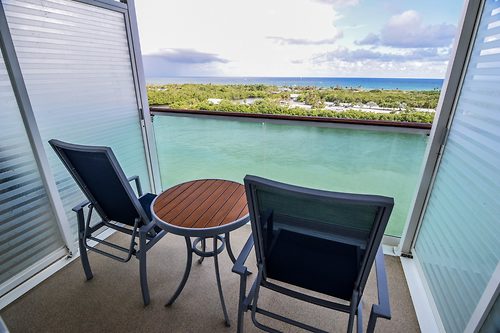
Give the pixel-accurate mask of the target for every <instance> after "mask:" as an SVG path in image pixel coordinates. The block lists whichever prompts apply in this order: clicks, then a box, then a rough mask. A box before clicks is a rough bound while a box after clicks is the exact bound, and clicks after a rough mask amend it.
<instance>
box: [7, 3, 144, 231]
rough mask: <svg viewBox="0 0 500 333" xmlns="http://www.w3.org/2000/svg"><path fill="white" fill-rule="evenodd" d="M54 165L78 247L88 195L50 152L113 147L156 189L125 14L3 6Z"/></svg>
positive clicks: (75, 7)
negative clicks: (55, 143)
mask: <svg viewBox="0 0 500 333" xmlns="http://www.w3.org/2000/svg"><path fill="white" fill-rule="evenodd" d="M2 3H3V6H4V9H5V13H6V16H7V22H8V24H9V28H10V31H11V34H12V39H13V41H14V45H15V48H16V53H17V56H18V58H19V62H20V66H21V70H22V73H23V77H24V80H25V82H26V87H27V90H28V94H29V96H30V100H31V104H32V106H33V111H34V114H35V118H36V122H37V125H38V128H39V131H40V134H41V137H42V140H43V142H44V144H45V148H46V152H47V155H48V158H49V164H50V167H51V169H52V171H53V174H54V178H55V180H56V183H57V186H58V190H59V193H60V197H61V199H62V201H63V205H64V207H65V210H66V214H67V216H68V219H69V221H70V224H71V227H72V230H73V231H74V237H75V240H76V237H77V234H76V217H75V213H74V212H72V211H71V208H72V207H73V206H74V205H76V204H78V203H80V202H81V201H83V200H84V197H83V194H82V193H81V191H80V190H79V189H78V187H77V185H76V184H75V182H74V181H73V180H72V179H71V177H70V175H69V174H68V172H67V171H66V170H65V168H64V166H63V165H62V164H61V162H60V160H59V159H58V158H57V156H56V155H55V154H54V153H53V152H52V149H51V148H50V146H49V145H48V144H47V141H48V140H50V139H52V138H57V139H60V140H63V141H69V142H73V143H79V144H92V145H104V146H110V147H111V148H112V149H113V151H114V153H115V155H116V156H117V159H118V161H119V162H120V164H121V166H122V168H123V169H124V171H125V174H126V175H128V176H132V175H139V176H140V178H141V182H142V184H143V187H144V190H146V191H148V190H149V189H150V185H149V177H148V171H147V165H146V156H145V151H144V145H143V139H142V133H141V125H140V118H139V114H140V112H139V108H138V103H137V97H136V92H135V86H134V80H133V72H132V65H131V59H130V51H129V44H128V41H127V33H126V27H125V18H124V15H123V13H120V12H117V11H112V10H109V9H104V8H99V7H97V6H92V5H88V4H85V3H81V2H77V1H68V0H22V1H21V0H2Z"/></svg>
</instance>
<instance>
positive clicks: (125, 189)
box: [49, 139, 166, 305]
mask: <svg viewBox="0 0 500 333" xmlns="http://www.w3.org/2000/svg"><path fill="white" fill-rule="evenodd" d="M49 143H50V145H51V146H52V148H54V150H55V152H56V154H57V155H58V156H59V158H60V159H61V161H62V162H63V164H64V165H65V166H66V168H67V169H68V171H69V173H70V174H71V176H73V178H74V179H75V181H76V183H77V184H78V186H79V187H80V189H81V190H82V192H83V193H84V194H85V196H86V197H87V199H88V201H84V202H82V203H81V204H79V205H77V206H75V207H74V208H73V211H74V212H75V213H76V215H77V221H78V245H79V249H80V258H81V261H82V265H83V270H84V272H85V276H86V278H87V280H90V279H92V277H93V275H92V270H91V268H90V264H89V260H88V256H87V250H89V251H94V252H97V253H99V254H102V255H104V256H106V257H109V258H112V259H115V260H118V261H121V262H128V261H129V260H130V258H131V257H132V256H135V257H136V258H138V259H139V274H140V283H141V290H142V298H143V301H144V305H147V304H149V301H150V298H149V289H148V281H147V271H146V253H147V251H149V250H150V249H151V248H152V247H153V245H154V244H156V242H158V241H159V240H160V238H162V237H163V236H165V234H166V232H165V231H163V230H161V228H159V227H158V226H157V225H156V223H155V222H154V221H152V219H151V210H150V205H151V202H152V201H153V199H154V198H155V197H156V195H154V194H151V193H146V194H144V195H143V194H142V188H141V183H140V180H139V177H138V176H133V177H130V178H127V177H126V176H125V174H124V173H123V170H122V169H121V167H120V165H119V164H118V161H117V160H116V157H115V155H114V154H113V151H112V150H111V148H109V147H98V146H83V145H76V144H71V143H66V142H62V141H59V140H54V139H53V140H50V141H49ZM132 180H133V181H135V185H136V187H137V194H138V196H139V197H138V196H137V195H136V194H135V193H134V190H133V189H132V187H131V186H130V183H129V182H130V181H132ZM86 207H88V212H87V216H86V217H85V212H84V209H85V208H86ZM94 210H95V211H96V212H97V214H98V215H99V218H100V220H101V221H99V222H97V223H94V224H93V225H91V218H92V213H93V211H94ZM106 227H108V228H111V229H114V230H116V231H119V232H122V233H125V234H128V235H130V236H131V237H130V245H129V246H128V248H125V247H123V246H120V245H118V244H115V243H111V242H108V241H105V240H101V239H98V238H97V237H94V236H93V235H94V234H96V233H98V232H100V231H102V230H103V228H106ZM137 237H138V238H139V244H138V245H139V248H136V246H137V243H136V238H137ZM88 240H92V241H95V242H97V243H99V244H102V245H103V246H104V247H105V248H106V249H113V250H115V251H117V252H115V253H117V254H118V253H119V252H122V253H124V254H123V255H117V254H114V253H111V252H108V251H106V250H103V249H99V248H95V247H91V246H89V245H88V243H87V241H88Z"/></svg>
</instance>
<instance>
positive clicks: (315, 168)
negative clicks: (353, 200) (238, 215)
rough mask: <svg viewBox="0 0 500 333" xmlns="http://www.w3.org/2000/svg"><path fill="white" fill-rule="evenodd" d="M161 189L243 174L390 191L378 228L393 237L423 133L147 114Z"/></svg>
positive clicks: (412, 184) (409, 194)
mask: <svg viewBox="0 0 500 333" xmlns="http://www.w3.org/2000/svg"><path fill="white" fill-rule="evenodd" d="M153 123H154V129H155V136H156V145H157V149H158V157H159V164H160V169H161V181H162V186H163V188H168V187H170V186H172V185H174V184H177V183H180V182H184V181H188V180H192V179H199V178H224V179H230V180H234V181H238V182H243V177H244V176H245V175H246V174H253V175H257V176H262V177H266V178H271V179H274V180H278V181H282V182H288V183H292V184H297V185H301V186H308V187H314V188H320V189H326V190H333V191H343V192H353V193H367V194H380V195H386V196H392V197H394V199H395V206H394V210H393V213H392V216H391V220H390V222H389V226H388V227H387V230H386V234H389V235H393V236H400V235H401V233H402V231H403V227H404V224H405V222H406V217H407V215H408V212H409V209H410V204H411V200H412V198H413V195H414V192H415V190H416V186H417V181H418V176H419V171H420V166H421V163H422V159H423V155H424V151H425V147H426V144H427V136H426V135H425V134H407V133H395V132H382V131H370V130H357V129H339V128H322V127H315V126H300V125H281V124H270V123H266V122H245V121H234V120H216V119H207V118H195V117H176V116H155V117H154V120H153Z"/></svg>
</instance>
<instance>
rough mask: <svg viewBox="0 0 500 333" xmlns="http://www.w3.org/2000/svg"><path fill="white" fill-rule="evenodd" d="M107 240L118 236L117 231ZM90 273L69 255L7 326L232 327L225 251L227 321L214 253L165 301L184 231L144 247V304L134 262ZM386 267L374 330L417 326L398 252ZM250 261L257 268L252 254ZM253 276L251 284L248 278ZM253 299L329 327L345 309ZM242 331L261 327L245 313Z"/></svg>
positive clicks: (233, 304) (6, 314)
mask: <svg viewBox="0 0 500 333" xmlns="http://www.w3.org/2000/svg"><path fill="white" fill-rule="evenodd" d="M249 234H250V228H249V226H245V227H243V228H240V229H239V230H237V231H235V232H233V233H232V234H231V235H232V238H231V240H232V242H231V243H232V244H233V248H234V251H235V253H239V250H240V249H241V247H242V246H243V244H244V242H245V241H246V239H247V237H248V235H249ZM111 238H112V239H113V240H115V241H116V240H119V241H124V242H125V238H124V236H122V235H116V234H115V235H113V236H112V237H111ZM89 258H90V263H91V265H92V269H93V272H94V278H93V279H92V280H91V281H85V278H84V274H83V270H82V267H81V264H80V260H79V259H78V260H75V261H74V262H72V263H71V264H69V265H68V266H66V267H65V268H63V269H62V270H61V271H59V272H57V273H56V274H54V275H53V276H52V277H50V278H49V279H47V280H45V281H44V282H43V283H42V284H40V285H38V286H37V287H35V288H34V289H33V290H31V291H30V292H28V293H27V294H26V295H24V296H23V297H21V298H20V299H18V300H17V301H15V302H14V303H12V304H10V305H9V306H8V307H6V308H4V309H3V310H1V311H0V316H1V317H2V318H3V320H4V321H5V323H6V325H7V327H8V328H9V329H10V331H11V332H12V333H16V332H103V331H106V332H207V331H208V332H210V331H212V332H235V331H236V309H237V297H238V287H239V279H238V276H237V275H236V274H234V273H231V267H232V263H231V262H230V260H229V258H228V256H227V254H226V253H225V252H224V253H223V254H221V256H220V264H221V279H222V285H223V289H224V295H225V298H226V305H227V308H228V312H229V317H230V320H231V322H232V326H231V327H229V328H227V327H225V326H224V321H223V314H222V310H221V307H220V302H219V298H218V292H217V285H216V282H215V273H214V264H213V259H211V258H207V259H206V260H205V261H204V262H203V264H201V265H199V264H198V263H196V262H195V261H193V267H192V270H191V275H190V277H189V280H188V283H187V285H186V287H185V289H184V291H183V292H182V294H181V295H180V296H179V298H178V299H177V301H176V302H175V303H174V305H173V306H171V307H165V306H164V303H165V301H166V300H167V298H168V297H169V296H170V295H172V293H173V291H174V290H175V288H176V287H177V284H178V283H179V281H180V278H181V277H182V273H183V270H184V266H185V260H186V254H185V243H184V240H183V238H182V237H179V236H176V235H170V234H169V235H167V236H166V237H164V238H163V239H162V240H161V241H160V242H159V243H158V244H157V245H156V246H155V247H154V248H153V249H152V250H151V252H149V253H148V274H149V275H148V278H149V287H150V293H151V304H150V305H148V306H147V307H144V306H143V304H142V298H141V291H140V285H139V274H138V266H139V265H138V261H137V260H135V259H131V261H130V262H129V263H126V264H123V263H119V262H117V261H114V260H110V259H108V258H105V257H103V256H100V255H97V254H95V253H90V255H89ZM385 264H386V268H387V274H388V283H389V292H390V302H391V309H392V315H393V318H392V320H390V321H389V320H384V319H379V321H378V322H377V329H376V331H377V332H419V331H420V330H419V326H418V322H417V318H416V315H415V311H414V309H413V305H412V302H411V298H410V293H409V291H408V287H407V284H406V280H405V277H404V274H403V270H402V267H401V263H400V261H399V258H397V257H389V256H386V257H385ZM248 266H249V268H250V269H251V270H252V269H253V270H254V271H255V260H254V258H253V256H251V258H249V260H248ZM252 276H253V275H251V276H250V278H249V283H251V282H252V281H253V277H252ZM376 297H377V296H376V287H375V276H374V274H372V275H371V276H370V279H369V281H368V284H367V287H366V289H365V296H364V304H363V312H364V313H365V318H368V316H367V315H368V313H369V310H370V307H371V303H372V302H375V301H376V299H377V298H376ZM259 305H260V306H261V307H263V308H266V309H269V310H271V311H273V312H277V313H280V314H283V315H286V316H289V317H292V318H294V319H296V320H299V321H304V322H306V323H308V324H311V325H313V326H317V327H319V328H322V329H325V330H327V331H329V332H345V331H346V327H347V315H346V314H343V313H337V312H335V311H332V310H328V309H324V308H320V307H318V306H315V305H311V304H308V303H304V302H301V301H298V300H295V299H291V298H289V297H286V296H283V295H279V294H276V293H274V292H271V291H266V292H264V293H263V294H262V296H261V298H260V299H259ZM262 321H263V322H265V323H270V324H271V325H272V326H273V327H275V328H277V329H279V330H281V331H284V332H301V330H299V329H296V328H294V327H290V326H285V325H283V324H281V323H276V322H270V321H269V320H266V319H262ZM245 332H259V330H258V329H256V328H255V327H254V326H253V324H252V322H251V319H250V314H249V313H247V314H246V315H245Z"/></svg>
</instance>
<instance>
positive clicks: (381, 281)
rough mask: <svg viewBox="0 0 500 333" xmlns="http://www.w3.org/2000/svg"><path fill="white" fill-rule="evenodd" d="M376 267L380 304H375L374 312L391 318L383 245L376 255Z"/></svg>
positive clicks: (378, 315)
mask: <svg viewBox="0 0 500 333" xmlns="http://www.w3.org/2000/svg"><path fill="white" fill-rule="evenodd" d="M375 269H376V272H377V290H378V304H375V305H373V307H372V312H373V313H374V314H375V315H376V316H377V317H382V318H385V319H391V305H390V303H389V287H388V285H387V275H386V272H385V264H384V252H383V251H382V246H380V247H379V248H378V251H377V256H376V257H375Z"/></svg>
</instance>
